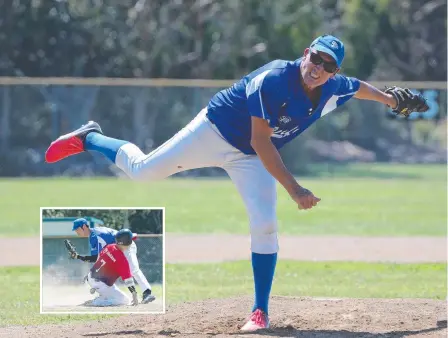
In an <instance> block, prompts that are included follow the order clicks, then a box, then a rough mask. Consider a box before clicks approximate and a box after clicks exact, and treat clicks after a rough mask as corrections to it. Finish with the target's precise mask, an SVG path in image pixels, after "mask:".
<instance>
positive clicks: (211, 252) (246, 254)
mask: <svg viewBox="0 0 448 338" xmlns="http://www.w3.org/2000/svg"><path fill="white" fill-rule="evenodd" d="M279 242H280V252H279V259H292V260H305V261H364V262H396V263H426V262H446V258H447V254H446V252H447V242H446V238H445V237H407V238H406V237H405V238H403V237H392V238H388V237H343V236H340V237H335V236H319V237H316V236H300V237H299V236H280V237H279ZM229 243H231V244H232V250H229ZM22 248H27V250H26V251H24V250H22ZM165 248H166V250H165V255H166V262H167V263H197V262H223V261H232V260H242V259H249V258H250V249H249V248H250V242H249V237H248V236H242V235H226V234H222V235H218V234H214V235H191V234H188V235H181V234H167V235H166V240H165ZM0 257H2V260H1V262H0V265H2V266H22V265H35V266H36V265H37V266H38V265H39V259H40V244H39V238H37V237H36V238H8V239H5V238H0Z"/></svg>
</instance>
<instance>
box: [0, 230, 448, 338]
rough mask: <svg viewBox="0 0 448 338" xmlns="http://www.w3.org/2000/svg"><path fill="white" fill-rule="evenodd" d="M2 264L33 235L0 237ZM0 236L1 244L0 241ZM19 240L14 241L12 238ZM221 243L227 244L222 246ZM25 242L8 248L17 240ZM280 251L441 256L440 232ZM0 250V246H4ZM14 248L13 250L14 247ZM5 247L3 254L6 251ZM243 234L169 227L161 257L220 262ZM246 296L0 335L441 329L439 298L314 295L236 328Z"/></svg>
mask: <svg viewBox="0 0 448 338" xmlns="http://www.w3.org/2000/svg"><path fill="white" fill-rule="evenodd" d="M0 242H1V243H2V245H0V255H1V257H2V258H3V260H2V264H3V265H7V266H8V265H9V266H17V265H39V255H40V248H39V240H38V239H37V238H30V239H7V240H3V241H2V240H0ZM3 243H5V245H3ZM19 243H20V245H18V244H19ZM229 243H231V246H232V250H231V252H229V251H228V247H229ZM24 245H26V247H27V248H28V250H27V251H25V252H20V255H19V254H16V253H15V251H17V250H18V248H23V247H24ZM280 247H281V249H280V250H281V251H280V253H279V257H280V259H296V260H308V261H309V260H311V261H313V260H314V261H325V260H327V261H337V260H345V261H367V262H403V263H404V262H446V238H443V237H442V238H417V237H413V238H359V237H286V236H282V237H280ZM5 250H6V251H5ZM17 252H18V251H17ZM6 253H7V254H6ZM249 254H250V252H249V238H248V237H247V236H233V235H208V236H205V235H188V236H186V235H175V234H168V235H167V238H166V262H168V263H181V262H182V263H192V262H220V261H231V260H239V259H248V258H249ZM252 301H253V299H252V297H238V298H230V299H214V300H206V301H201V302H195V303H183V304H178V305H175V306H168V307H167V309H166V311H167V313H166V314H165V315H155V314H152V315H138V314H133V315H123V316H120V318H119V319H116V318H115V319H113V320H107V321H101V322H99V321H93V322H83V323H76V324H65V325H41V326H34V327H33V326H27V327H7V328H0V337H45V336H49V337H54V336H55V334H56V333H57V337H66V338H72V337H126V338H133V337H188V338H193V337H200V338H203V337H242V336H249V337H262V336H270V337H305V338H307V337H313V338H314V337H324V338H325V337H337V338H355V337H369V338H372V337H378V338H379V337H446V336H447V335H448V331H447V321H446V320H447V316H446V311H447V307H446V302H445V301H442V300H440V301H437V300H426V299H317V298H295V297H273V298H272V302H271V307H270V309H271V311H270V312H271V324H272V328H271V329H269V330H266V331H264V332H260V333H258V334H249V335H242V334H241V333H240V332H239V327H240V326H241V325H242V324H243V323H244V321H245V320H246V319H247V315H248V310H249V309H250V307H251V305H252Z"/></svg>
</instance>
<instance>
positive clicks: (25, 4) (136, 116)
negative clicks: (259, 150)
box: [0, 0, 447, 176]
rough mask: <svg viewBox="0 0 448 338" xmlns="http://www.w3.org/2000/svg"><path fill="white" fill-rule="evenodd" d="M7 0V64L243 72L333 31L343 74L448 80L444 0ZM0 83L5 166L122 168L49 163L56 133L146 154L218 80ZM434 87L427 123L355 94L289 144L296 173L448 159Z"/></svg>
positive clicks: (81, 73) (4, 67)
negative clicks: (87, 134)
mask: <svg viewBox="0 0 448 338" xmlns="http://www.w3.org/2000/svg"><path fill="white" fill-rule="evenodd" d="M0 9H1V10H0V43H1V46H2V48H1V49H0V76H12V77H16V76H27V77H126V78H127V77H130V78H176V79H190V78H201V79H226V80H233V79H238V78H240V77H242V76H244V75H245V74H247V73H248V72H250V71H252V70H254V69H255V68H257V67H259V66H261V65H263V64H264V63H267V62H269V61H271V60H273V59H277V58H280V59H288V60H295V59H297V58H299V57H300V56H301V55H303V51H304V49H305V48H306V47H307V46H308V45H309V44H310V42H311V41H312V40H313V39H314V38H315V37H316V36H318V35H320V34H324V33H330V34H334V35H337V36H339V37H340V38H341V39H342V40H343V41H344V42H345V45H346V59H345V61H344V65H343V67H342V72H343V73H345V74H346V75H349V76H355V77H358V78H360V79H361V80H368V81H374V80H375V81H443V82H446V79H447V16H446V15H447V1H446V0H315V1H308V0H279V1H273V0H265V1H259V0H245V1H224V0H109V1H103V0H58V1H43V0H30V1H28V0H27V1H25V0H0ZM411 89H413V90H420V88H411ZM0 90H1V93H0V176H48V175H92V174H104V175H111V174H114V172H113V171H112V170H113V169H111V167H110V165H109V164H108V163H106V162H105V161H104V160H103V159H100V158H99V157H96V156H95V155H91V154H81V155H80V156H78V157H77V158H76V162H75V161H74V160H73V159H67V160H66V161H64V162H63V163H58V164H56V165H52V166H47V165H46V164H45V163H44V162H43V152H44V151H45V149H46V147H47V146H48V144H49V143H50V142H51V141H52V140H54V138H55V137H56V136H57V135H59V134H61V133H65V132H67V131H69V130H71V129H73V128H75V127H76V128H77V127H79V125H80V124H81V123H84V122H85V121H86V120H87V119H96V120H98V121H101V126H102V128H103V130H106V131H107V133H108V134H110V135H112V136H114V137H117V138H122V139H127V140H130V141H132V142H133V143H135V144H137V145H138V146H140V147H141V148H142V149H143V150H144V151H145V152H149V151H151V150H153V149H154V148H155V147H157V146H158V145H160V144H162V143H163V142H165V141H166V140H167V139H168V138H170V137H171V136H172V135H173V134H174V133H175V132H177V131H178V130H179V129H180V128H181V127H183V126H184V124H185V123H187V122H188V121H189V120H190V119H191V118H192V117H193V116H194V114H196V113H197V112H198V111H199V110H200V109H201V108H202V107H203V106H205V105H206V104H207V101H208V100H209V99H210V97H211V96H212V95H213V94H214V93H215V92H216V91H218V90H219V89H218V88H174V87H171V88H157V87H138V86H132V87H124V86H117V87H99V86H68V85H59V86H46V85H41V86H38V85H33V86H30V85H28V86H22V85H19V86H1V88H0ZM425 95H426V96H427V97H428V98H430V105H431V111H430V112H428V114H427V115H426V117H429V118H424V119H420V118H421V117H422V116H419V118H418V119H417V118H415V119H414V120H419V121H418V123H412V122H411V121H400V122H397V121H392V120H391V119H387V118H385V116H387V111H386V110H387V109H386V107H382V106H381V105H378V104H370V103H368V102H362V103H359V102H356V100H351V101H350V102H349V104H347V105H345V106H344V107H342V108H340V109H338V110H337V111H338V112H341V113H343V114H339V113H336V112H335V113H332V114H330V115H329V116H328V117H325V119H324V122H321V121H319V122H318V123H316V124H315V125H313V126H312V127H311V128H310V129H309V130H308V131H307V132H305V133H304V134H303V135H301V137H300V138H299V139H300V140H296V141H294V142H292V143H291V144H289V145H288V146H287V147H285V148H284V149H283V150H282V153H283V155H284V158H285V162H286V164H287V165H288V166H289V167H290V168H291V170H293V172H294V173H297V174H312V173H313V169H310V167H309V165H308V164H309V163H311V162H318V161H324V162H332V161H333V162H338V163H344V162H347V161H351V160H353V161H377V162H378V161H380V162H381V161H395V162H406V163H409V162H411V163H421V162H425V163H426V162H433V163H434V162H435V163H442V162H445V161H446V102H447V98H446V90H438V91H434V90H428V91H426V92H425ZM354 101H355V102H354ZM378 112H379V113H378ZM415 116H417V115H415ZM420 120H421V121H420ZM349 148H350V149H354V151H349V150H348V149H349ZM353 153H356V154H357V155H350V154H353ZM338 154H341V155H340V156H339V155H338ZM405 155H406V156H405ZM92 156H93V157H92ZM196 172H200V173H201V174H203V173H204V172H207V173H210V172H211V171H209V170H205V171H196ZM187 174H190V173H187Z"/></svg>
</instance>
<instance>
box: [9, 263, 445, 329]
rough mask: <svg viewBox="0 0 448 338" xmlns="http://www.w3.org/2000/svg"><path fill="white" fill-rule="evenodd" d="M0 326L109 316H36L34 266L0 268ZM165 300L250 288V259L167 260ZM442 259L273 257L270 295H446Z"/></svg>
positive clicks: (238, 292) (192, 298)
mask: <svg viewBox="0 0 448 338" xmlns="http://www.w3.org/2000/svg"><path fill="white" fill-rule="evenodd" d="M0 273H1V275H2V276H4V287H3V289H2V290H0V297H1V299H2V302H1V303H0V327H2V326H5V325H24V324H27V325H36V324H45V323H63V322H70V321H77V320H100V319H103V318H109V317H112V315H40V314H39V268H38V267H30V268H28V267H23V268H0ZM166 274H167V276H166V299H167V305H170V304H176V303H178V302H182V301H195V300H201V299H207V298H226V297H230V296H238V295H245V296H246V295H248V294H251V293H252V292H253V286H252V285H253V284H252V283H253V282H252V274H251V266H250V262H244V261H241V262H232V263H224V264H186V265H184V264H177V265H173V264H168V265H167V267H166ZM446 287H447V283H446V267H445V265H444V264H371V263H369V264H368V263H344V262H341V263H316V262H312V263H311V262H310V263H308V262H294V261H279V263H278V266H277V273H276V278H275V281H274V285H273V288H272V294H273V295H283V296H290V295H294V296H301V295H303V296H318V297H359V298H364V297H375V298H401V297H403V298H432V299H445V297H446Z"/></svg>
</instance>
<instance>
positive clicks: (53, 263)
mask: <svg viewBox="0 0 448 338" xmlns="http://www.w3.org/2000/svg"><path fill="white" fill-rule="evenodd" d="M40 211H41V269H40V270H41V294H40V312H41V314H54V313H67V314H68V313H69V314H73V313H82V314H86V313H92V314H93V313H101V314H105V313H139V314H142V313H152V314H160V313H165V251H164V244H165V240H164V234H165V231H164V228H165V227H164V225H165V224H164V221H165V214H164V213H165V209H164V208H145V209H142V208H135V209H132V208H41V210H40Z"/></svg>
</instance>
